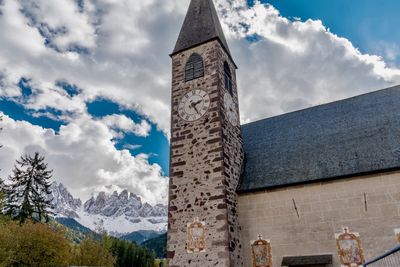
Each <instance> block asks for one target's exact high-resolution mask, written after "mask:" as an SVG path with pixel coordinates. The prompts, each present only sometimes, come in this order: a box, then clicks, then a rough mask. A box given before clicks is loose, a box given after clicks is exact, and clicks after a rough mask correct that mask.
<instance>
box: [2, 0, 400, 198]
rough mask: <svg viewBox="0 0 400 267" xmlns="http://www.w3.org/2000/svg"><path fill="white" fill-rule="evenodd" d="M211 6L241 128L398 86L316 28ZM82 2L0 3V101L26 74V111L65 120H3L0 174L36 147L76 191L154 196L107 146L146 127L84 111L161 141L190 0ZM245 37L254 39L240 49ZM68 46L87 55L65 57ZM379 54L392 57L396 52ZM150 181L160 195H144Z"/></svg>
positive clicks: (376, 60)
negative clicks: (53, 124) (100, 107)
mask: <svg viewBox="0 0 400 267" xmlns="http://www.w3.org/2000/svg"><path fill="white" fill-rule="evenodd" d="M53 2H54V3H53ZM215 2H216V4H217V7H218V11H219V13H220V15H221V17H222V21H223V28H224V30H225V33H226V35H227V37H228V42H229V44H230V48H231V51H232V54H233V57H234V58H235V60H236V63H237V65H238V66H239V70H238V72H237V76H238V85H239V96H240V108H241V118H242V122H248V121H253V120H257V119H261V118H264V117H268V116H272V115H277V114H281V113H284V112H288V111H292V110H296V109H300V108H305V107H309V106H312V105H316V104H320V103H325V102H329V101H333V100H337V99H341V98H345V97H350V96H354V95H357V94H361V93H365V92H369V91H372V90H375V89H380V88H384V87H387V86H391V85H394V84H396V83H400V70H399V68H396V67H388V66H387V64H386V62H385V61H384V60H383V59H382V58H380V57H379V56H375V55H367V54H363V53H361V52H360V51H359V50H357V48H355V47H354V46H353V45H352V43H351V42H350V41H349V40H347V39H345V38H341V37H340V36H336V35H335V34H334V33H331V32H330V31H329V30H328V29H326V27H325V26H324V25H323V22H321V21H317V20H308V21H306V22H301V21H298V20H295V21H294V22H292V21H289V20H287V19H286V18H284V17H282V16H281V15H280V14H279V12H278V11H277V10H276V9H275V8H273V7H272V6H270V5H264V4H261V3H259V2H256V4H255V5H254V6H253V7H250V8H249V7H248V6H247V4H246V1H245V0H215ZM83 3H84V5H83V8H81V7H79V6H78V5H77V4H76V2H75V1H69V0H68V1H67V0H59V1H46V0H32V1H27V0H20V1H16V0H4V1H0V12H1V14H2V15H0V29H1V33H2V36H1V38H0V96H6V97H14V98H16V99H18V96H20V92H18V88H17V87H16V84H17V83H18V81H19V80H20V79H21V77H26V78H27V79H29V84H30V85H31V87H32V88H33V91H34V93H33V95H32V96H31V97H30V98H29V99H28V100H26V102H25V103H24V104H25V105H26V106H28V107H29V108H31V109H34V110H40V109H43V108H45V107H52V108H55V109H60V110H64V111H68V112H69V113H73V116H70V117H68V121H69V123H68V124H67V125H65V126H63V127H62V128H61V130H60V134H59V135H56V134H55V133H54V132H52V131H51V130H47V129H42V128H40V127H37V126H32V125H30V124H28V123H25V122H14V121H12V120H11V119H7V120H8V125H9V129H11V130H7V131H4V133H2V134H3V135H4V136H6V138H7V147H5V148H3V149H2V150H0V153H1V155H2V158H1V161H0V162H5V164H6V165H7V166H9V165H10V164H11V163H12V162H13V161H14V159H15V158H17V157H19V156H20V154H22V153H25V152H30V151H33V150H37V149H39V150H43V152H44V153H46V155H48V159H49V161H51V164H53V166H54V167H53V168H54V169H55V170H56V171H57V176H58V177H60V179H62V181H63V182H65V184H66V185H67V186H70V185H71V187H72V188H73V190H74V191H75V192H78V193H79V194H83V193H82V192H83V191H82V190H87V192H90V191H93V190H95V189H96V188H98V187H99V188H100V187H101V186H104V184H106V185H108V184H110V183H117V184H118V185H120V186H121V187H122V186H123V185H126V186H128V187H129V188H130V189H131V190H133V191H134V190H136V191H134V192H136V193H138V192H139V193H138V194H148V192H151V190H155V191H154V192H153V193H154V195H155V197H156V198H157V199H162V198H163V197H164V196H165V194H164V195H163V193H161V191H158V190H161V189H160V188H163V186H164V185H163V184H162V182H161V181H164V180H162V179H164V178H162V177H161V175H160V174H159V170H158V168H159V167H158V166H157V165H149V164H148V163H146V162H147V159H146V158H145V157H142V156H140V157H131V156H129V154H128V152H127V151H117V150H116V149H115V148H114V144H113V143H112V141H111V140H112V139H113V137H115V135H116V132H115V128H118V129H119V130H122V131H124V132H133V133H135V134H137V135H141V136H146V135H147V134H148V133H149V130H150V129H149V127H148V126H149V125H148V123H147V122H146V120H144V121H142V122H141V123H139V124H138V123H134V122H133V121H129V119H127V118H124V117H121V116H118V117H115V116H114V117H109V118H108V119H105V120H103V121H102V120H97V121H96V120H93V119H91V118H90V117H88V116H87V114H86V105H85V103H86V102H87V101H90V100H93V99H95V98H96V97H99V96H102V97H107V98H109V99H111V100H113V101H115V102H117V103H119V104H120V105H122V106H124V107H125V108H128V109H132V110H135V111H137V112H139V113H142V114H144V115H145V117H146V119H147V120H150V121H152V122H155V123H156V124H157V125H158V126H159V127H160V128H161V129H162V130H163V131H164V132H165V133H167V134H168V132H169V123H170V120H169V114H170V76H171V74H170V64H171V63H170V59H169V57H168V54H169V53H170V52H171V51H172V49H173V46H174V44H175V41H176V38H177V36H178V33H179V29H180V26H181V24H182V21H183V16H184V13H185V11H186V9H187V7H188V3H189V0H169V1H164V0H146V1H132V0H119V1H116V0H84V1H83ZM21 10H25V13H22V12H21ZM27 10H28V11H29V12H26V11H27ZM43 25H45V26H43ZM52 29H62V30H63V31H62V30H60V31H55V32H52V31H51V30H52ZM46 30H47V32H46ZM40 31H42V35H41V34H40ZM43 35H45V36H47V38H48V39H49V40H47V41H48V42H49V44H48V46H46V39H45V38H44V37H43ZM248 37H257V39H258V41H257V42H249V41H248V40H247V38H248ZM76 46H77V47H80V48H84V49H86V52H85V53H76V49H75V48H76ZM387 47H389V48H390V49H386V50H387V51H386V53H387V55H388V56H389V57H390V56H391V58H393V57H394V56H395V54H396V53H397V52H396V51H397V50H396V49H397V48H396V46H387ZM74 49H75V50H74ZM389 50H390V51H389ZM59 80H62V81H66V82H68V83H70V84H74V85H76V86H77V87H79V88H80V89H82V93H81V94H79V95H77V96H74V97H71V96H69V95H68V94H66V93H65V92H63V90H61V88H58V87H57V86H55V83H56V81H59ZM113 129H114V130H113ZM139 145H140V144H139ZM5 155H7V156H5ZM71 166H76V168H75V167H74V168H71ZM3 173H4V172H3ZM129 174H131V175H132V177H133V178H132V179H131V178H130V177H131V176H129ZM158 182H160V183H161V184H162V185H161V186H160V187H157V186H155V185H156V184H157V183H158ZM81 183H83V184H84V185H83V187H82V188H81ZM163 190H164V189H163ZM159 195H160V196H159ZM147 197H148V198H150V196H147Z"/></svg>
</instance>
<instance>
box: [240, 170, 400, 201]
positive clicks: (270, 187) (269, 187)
mask: <svg viewBox="0 0 400 267" xmlns="http://www.w3.org/2000/svg"><path fill="white" fill-rule="evenodd" d="M398 171H400V166H399V167H393V168H388V169H382V170H374V171H367V172H362V173H352V174H346V175H341V176H330V177H322V178H318V179H314V180H301V181H298V182H289V183H282V184H271V185H262V186H254V187H247V188H244V187H242V186H241V185H239V186H238V188H237V189H236V193H238V194H248V193H255V192H260V191H268V190H276V189H281V188H287V187H292V186H299V185H307V184H315V183H323V182H330V181H335V180H342V179H349V178H355V179H357V178H363V177H366V176H370V175H376V174H383V173H390V172H398Z"/></svg>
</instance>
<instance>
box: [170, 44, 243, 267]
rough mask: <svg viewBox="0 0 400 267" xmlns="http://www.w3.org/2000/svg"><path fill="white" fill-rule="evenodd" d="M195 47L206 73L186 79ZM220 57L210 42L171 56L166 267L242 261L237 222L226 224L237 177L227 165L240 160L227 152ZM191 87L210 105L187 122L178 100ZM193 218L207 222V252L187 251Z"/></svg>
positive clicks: (231, 219)
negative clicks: (188, 65) (206, 97)
mask: <svg viewBox="0 0 400 267" xmlns="http://www.w3.org/2000/svg"><path fill="white" fill-rule="evenodd" d="M194 52H196V53H198V54H200V55H201V56H202V57H203V60H204V71H205V73H204V77H202V78H199V79H195V80H192V81H189V82H184V67H185V63H186V61H187V59H188V58H189V56H190V55H191V54H192V53H194ZM223 57H224V51H223V49H222V47H221V46H220V44H219V42H218V41H212V42H208V43H205V44H203V45H200V46H198V47H195V48H193V49H190V50H187V51H184V52H182V53H180V54H177V55H174V56H173V58H172V97H171V98H172V103H171V105H172V116H171V148H170V152H171V154H170V155H171V156H170V187H169V188H170V190H169V212H168V248H167V257H168V260H169V266H170V267H173V266H222V267H223V266H234V264H235V263H233V262H231V257H236V258H238V259H239V260H238V262H241V258H240V244H239V237H238V236H239V234H238V232H237V231H238V227H230V226H231V225H232V224H233V223H236V221H237V219H236V218H237V215H235V214H236V210H235V208H236V207H235V204H236V201H237V200H236V198H235V195H234V190H232V189H233V188H235V184H234V183H237V180H238V176H237V177H236V179H235V177H234V175H236V174H237V173H238V171H237V170H234V168H232V167H230V166H231V164H233V163H234V162H236V161H238V159H237V158H236V157H237V154H239V153H237V154H235V157H232V158H231V153H232V152H233V153H235V152H236V150H232V152H229V153H227V152H225V145H224V142H225V140H228V139H229V141H231V140H232V139H233V137H229V136H231V135H232V134H230V131H231V130H226V129H223V128H225V127H226V122H225V119H224V118H223V117H224V114H223V110H222V103H223V102H221V99H222V96H221V94H222V90H223V87H222V81H223V80H222V79H221V67H222V66H223ZM193 89H202V90H204V91H206V92H208V94H209V95H210V100H211V104H210V108H209V110H208V111H207V113H206V114H205V115H204V116H203V117H202V118H200V119H199V120H197V121H195V122H185V121H183V120H182V119H181V118H180V117H179V115H178V103H179V101H180V100H181V98H182V96H183V95H184V94H186V93H187V92H188V91H190V90H193ZM237 130H238V129H235V131H237ZM232 131H233V130H232ZM237 139H239V138H237ZM232 144H233V143H232ZM195 217H198V218H199V221H204V222H205V223H206V252H201V253H187V251H186V241H187V229H186V227H187V223H190V222H193V219H194V218H195ZM231 241H232V242H231ZM237 251H239V252H237ZM230 255H235V256H230Z"/></svg>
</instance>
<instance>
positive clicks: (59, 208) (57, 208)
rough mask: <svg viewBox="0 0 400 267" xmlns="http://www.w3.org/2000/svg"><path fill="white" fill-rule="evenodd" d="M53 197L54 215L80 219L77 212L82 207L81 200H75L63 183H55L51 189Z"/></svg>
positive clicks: (51, 197)
mask: <svg viewBox="0 0 400 267" xmlns="http://www.w3.org/2000/svg"><path fill="white" fill-rule="evenodd" d="M50 190H51V195H50V196H49V199H51V200H52V204H53V206H54V213H56V214H57V215H59V216H64V217H68V218H78V217H79V216H78V214H77V213H76V212H77V210H78V209H79V208H80V207H81V206H82V201H81V200H80V199H79V198H74V197H73V196H72V195H71V194H70V193H69V192H68V190H67V188H66V187H65V186H64V185H63V184H62V183H59V184H58V183H56V182H54V183H53V184H52V185H51V187H50Z"/></svg>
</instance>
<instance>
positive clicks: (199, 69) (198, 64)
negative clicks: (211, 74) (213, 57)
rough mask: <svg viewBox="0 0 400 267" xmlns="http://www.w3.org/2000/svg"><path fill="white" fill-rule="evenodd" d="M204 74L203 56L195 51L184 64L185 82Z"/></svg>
mask: <svg viewBox="0 0 400 267" xmlns="http://www.w3.org/2000/svg"><path fill="white" fill-rule="evenodd" d="M203 76H204V64H203V58H202V57H201V56H200V55H199V54H196V53H193V54H192V55H191V56H190V57H189V60H188V61H187V62H186V66H185V82H188V81H191V80H194V79H197V78H200V77H203Z"/></svg>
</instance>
